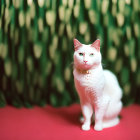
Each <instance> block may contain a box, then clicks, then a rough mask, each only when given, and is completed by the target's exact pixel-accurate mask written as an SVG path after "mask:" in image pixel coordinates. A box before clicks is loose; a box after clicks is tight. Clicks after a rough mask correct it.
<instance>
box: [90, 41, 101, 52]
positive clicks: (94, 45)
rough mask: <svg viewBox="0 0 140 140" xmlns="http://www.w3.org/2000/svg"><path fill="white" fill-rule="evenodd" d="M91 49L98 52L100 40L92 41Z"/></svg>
mask: <svg viewBox="0 0 140 140" xmlns="http://www.w3.org/2000/svg"><path fill="white" fill-rule="evenodd" d="M91 46H92V47H94V48H95V49H96V50H97V51H98V52H99V51H100V40H99V39H97V40H96V41H94V42H93V43H92V44H91Z"/></svg>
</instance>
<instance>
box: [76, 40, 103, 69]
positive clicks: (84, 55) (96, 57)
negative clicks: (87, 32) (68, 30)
mask: <svg viewBox="0 0 140 140" xmlns="http://www.w3.org/2000/svg"><path fill="white" fill-rule="evenodd" d="M74 49H75V52H74V66H75V67H76V68H79V69H83V70H89V69H92V68H94V67H95V66H97V65H99V64H100V63H101V59H102V57H101V53H100V40H99V39H97V40H96V41H95V42H93V43H92V44H90V45H85V44H82V43H80V42H79V41H78V40H77V39H74Z"/></svg>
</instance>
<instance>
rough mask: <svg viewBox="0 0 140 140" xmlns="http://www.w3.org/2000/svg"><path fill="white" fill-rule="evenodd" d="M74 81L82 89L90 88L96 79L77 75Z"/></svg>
mask: <svg viewBox="0 0 140 140" xmlns="http://www.w3.org/2000/svg"><path fill="white" fill-rule="evenodd" d="M75 80H76V81H77V82H78V84H79V85H80V86H83V87H91V86H93V85H94V83H96V77H94V75H92V74H85V75H83V74H77V75H76V77H75Z"/></svg>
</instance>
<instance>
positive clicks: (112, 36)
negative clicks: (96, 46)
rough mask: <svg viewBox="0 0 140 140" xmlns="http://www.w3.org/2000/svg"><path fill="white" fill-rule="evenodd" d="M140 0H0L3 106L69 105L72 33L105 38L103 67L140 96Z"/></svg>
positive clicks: (127, 98) (134, 97)
mask: <svg viewBox="0 0 140 140" xmlns="http://www.w3.org/2000/svg"><path fill="white" fill-rule="evenodd" d="M139 5H140V0H134V1H132V0H118V1H117V0H112V1H109V0H81V1H80V0H1V1H0V106H5V105H6V104H7V103H9V104H12V105H14V106H16V107H21V106H26V107H31V106H32V105H34V104H37V105H40V106H44V105H45V104H46V103H47V104H52V105H54V106H64V105H69V104H71V103H73V102H77V101H78V96H77V94H76V91H75V88H74V82H73V74H72V69H73V66H72V62H73V38H77V39H79V40H80V41H81V42H82V43H86V44H89V43H92V42H93V41H95V40H96V39H97V38H99V39H100V40H101V52H102V56H103V66H104V68H107V69H110V70H112V71H113V72H114V73H115V74H116V75H117V77H118V79H119V82H120V85H121V87H122V88H123V91H124V94H123V102H124V104H125V105H126V104H129V103H132V102H140V93H139V90H140V67H139V64H138V62H140V18H139V15H140V7H139Z"/></svg>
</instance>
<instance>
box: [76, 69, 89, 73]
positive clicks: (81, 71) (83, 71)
mask: <svg viewBox="0 0 140 140" xmlns="http://www.w3.org/2000/svg"><path fill="white" fill-rule="evenodd" d="M76 70H77V71H78V72H79V73H81V74H90V71H89V70H80V69H77V68H76Z"/></svg>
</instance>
